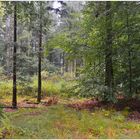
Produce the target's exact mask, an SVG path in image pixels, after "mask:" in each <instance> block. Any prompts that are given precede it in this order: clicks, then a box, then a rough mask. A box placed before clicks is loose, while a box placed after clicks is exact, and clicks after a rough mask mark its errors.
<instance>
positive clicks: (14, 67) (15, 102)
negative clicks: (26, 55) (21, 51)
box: [12, 2, 17, 108]
mask: <svg viewBox="0 0 140 140" xmlns="http://www.w3.org/2000/svg"><path fill="white" fill-rule="evenodd" d="M16 43H17V4H16V2H14V49H13V99H12V107H13V108H17V87H16V84H17V83H16V52H17V44H16Z"/></svg>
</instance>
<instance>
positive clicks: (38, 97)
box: [37, 2, 42, 103]
mask: <svg viewBox="0 0 140 140" xmlns="http://www.w3.org/2000/svg"><path fill="white" fill-rule="evenodd" d="M41 8H42V2H40V15H39V16H40V29H39V54H38V96H37V102H38V103H40V101H41V57H42V12H41Z"/></svg>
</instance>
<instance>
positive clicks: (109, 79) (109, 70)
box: [105, 1, 113, 97]
mask: <svg viewBox="0 0 140 140" xmlns="http://www.w3.org/2000/svg"><path fill="white" fill-rule="evenodd" d="M105 85H106V86H107V88H108V92H107V93H106V94H110V96H112V97H113V65H112V15H111V2H110V1H107V2H106V49H105ZM106 96H107V95H105V97H106Z"/></svg>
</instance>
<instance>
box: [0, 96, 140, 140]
mask: <svg viewBox="0 0 140 140" xmlns="http://www.w3.org/2000/svg"><path fill="white" fill-rule="evenodd" d="M35 101H36V99H34V98H28V97H26V98H23V97H19V98H18V109H12V108H11V107H10V102H11V98H10V97H8V98H5V99H4V98H3V99H0V102H1V104H2V106H1V108H3V114H4V118H3V120H2V127H1V134H0V137H1V138H57V139H58V138H61V139H63V138H66V139H68V138H73V139H75V138H79V139H81V138H82V139H86V138H131V139H132V138H140V113H139V106H138V105H139V104H138V103H137V101H135V102H134V101H132V100H131V101H128V102H126V101H124V100H123V101H121V100H120V102H119V104H115V105H106V104H104V103H101V102H98V101H96V100H93V99H74V98H71V99H62V98H58V97H48V98H45V99H43V100H42V102H41V103H40V104H37V103H35Z"/></svg>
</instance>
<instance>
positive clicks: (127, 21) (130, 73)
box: [126, 3, 132, 95]
mask: <svg viewBox="0 0 140 140" xmlns="http://www.w3.org/2000/svg"><path fill="white" fill-rule="evenodd" d="M126 4H127V5H126V6H127V14H126V26H127V39H128V40H127V45H128V67H129V94H130V95H132V60H131V46H130V29H129V13H128V10H130V8H129V5H128V3H126Z"/></svg>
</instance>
